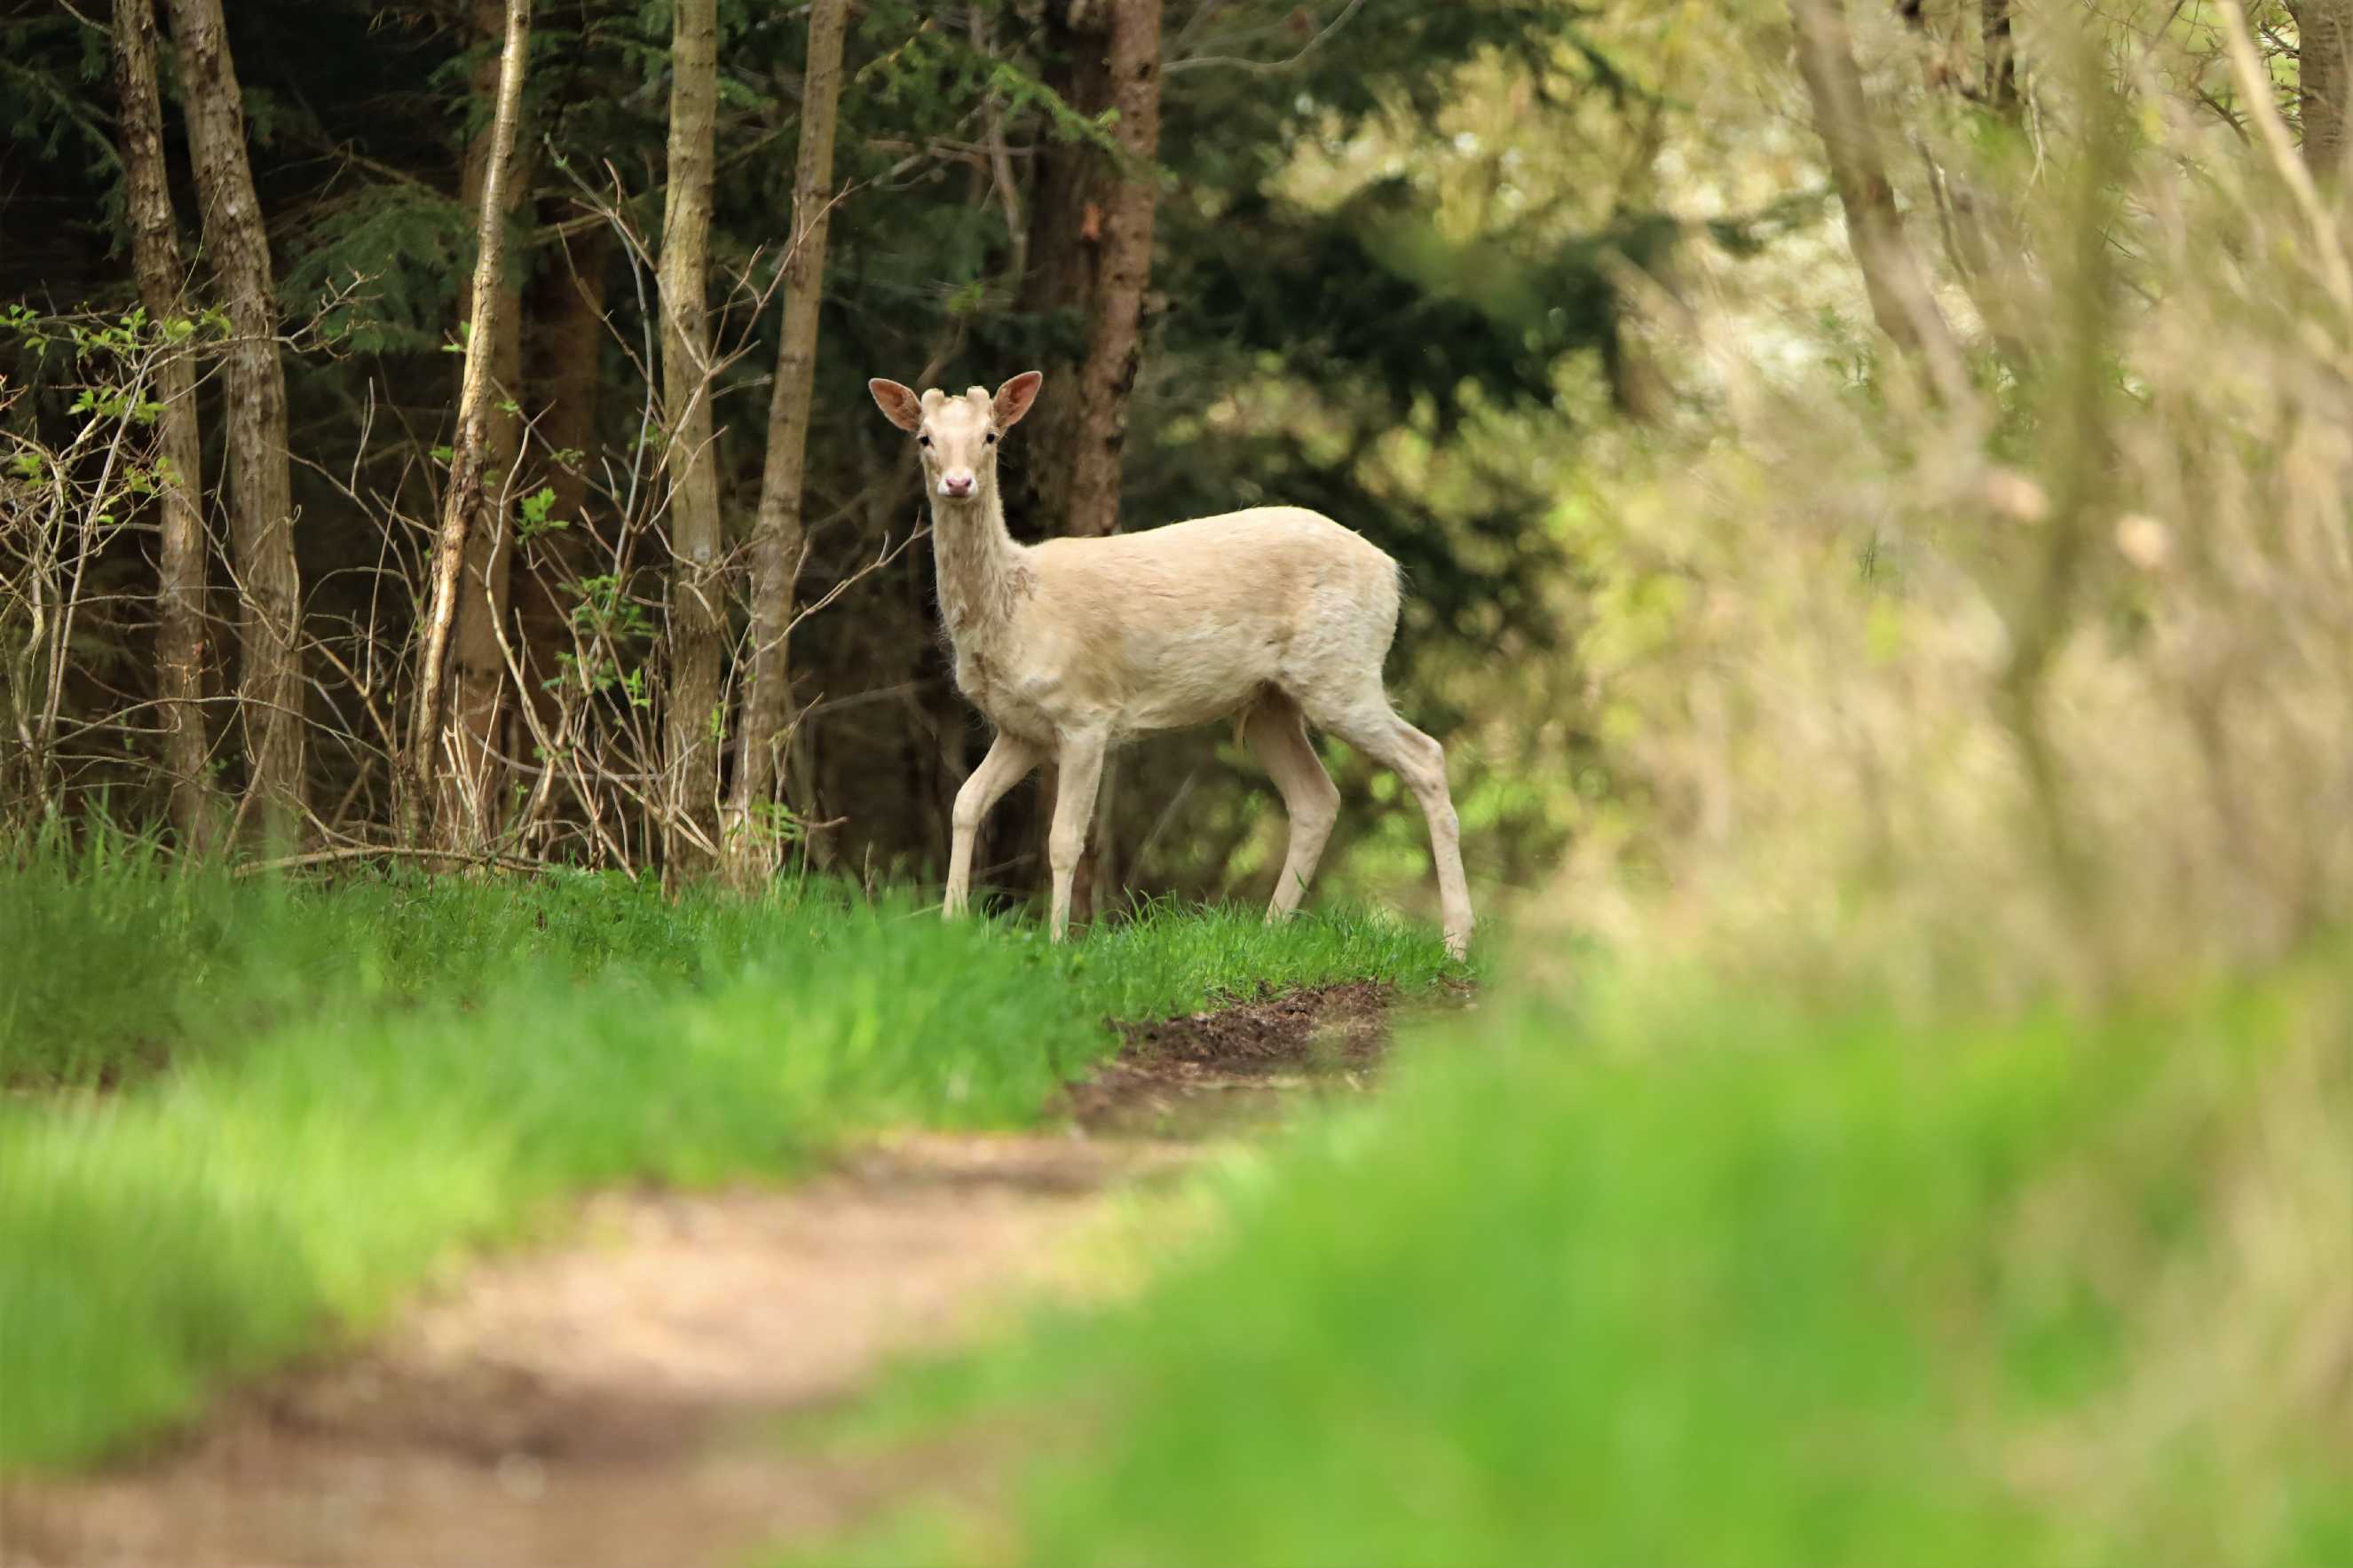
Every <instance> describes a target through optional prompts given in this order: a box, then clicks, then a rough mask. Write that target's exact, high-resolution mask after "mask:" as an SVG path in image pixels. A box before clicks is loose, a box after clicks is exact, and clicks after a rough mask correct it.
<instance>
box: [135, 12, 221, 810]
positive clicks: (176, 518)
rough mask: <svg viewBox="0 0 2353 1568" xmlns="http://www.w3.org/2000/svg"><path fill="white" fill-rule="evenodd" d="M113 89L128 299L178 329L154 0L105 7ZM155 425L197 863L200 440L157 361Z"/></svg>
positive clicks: (183, 385)
mask: <svg viewBox="0 0 2353 1568" xmlns="http://www.w3.org/2000/svg"><path fill="white" fill-rule="evenodd" d="M114 89H115V95H116V97H117V99H118V100H120V102H121V121H122V134H121V145H122V168H123V173H124V176H125V184H126V186H127V188H128V192H129V198H130V209H131V210H130V217H131V260H132V268H133V269H134V270H135V271H136V272H137V273H138V275H139V298H140V300H141V301H142V303H143V304H145V306H146V307H147V316H148V320H149V321H152V322H153V324H154V325H155V326H156V327H157V328H158V329H159V330H160V329H161V328H162V327H163V326H164V324H165V323H167V322H170V321H183V320H185V319H186V317H187V314H188V311H187V310H186V307H185V304H184V303H183V301H182V299H181V285H182V283H183V281H184V276H183V274H182V272H181V269H180V240H179V234H178V226H177V224H176V223H175V222H174V219H173V215H172V192H171V187H170V185H169V184H167V183H166V179H165V174H164V105H163V95H162V92H161V90H160V89H158V88H157V86H156V82H155V7H154V4H153V0H115V5H114ZM155 397H156V401H157V402H159V403H161V404H162V405H163V413H162V414H161V415H160V416H157V423H158V425H159V426H160V429H161V434H162V436H163V443H164V461H165V463H166V464H167V465H168V467H167V470H166V472H165V473H164V476H163V486H162V489H163V509H162V513H163V548H162V559H161V562H160V564H159V568H158V580H157V584H156V621H155V665H156V669H157V671H158V679H157V692H156V695H157V697H158V698H159V699H160V700H161V707H160V710H159V711H160V712H161V714H162V728H163V750H164V773H166V774H168V775H169V776H170V778H171V781H172V785H171V818H172V831H173V832H174V834H176V835H177V836H178V837H179V842H180V847H181V848H182V849H184V850H185V851H187V852H189V853H191V854H197V855H201V854H203V853H204V852H205V851H206V850H207V849H209V848H210V847H212V843H213V840H214V837H216V834H217V832H218V830H219V827H220V825H221V821H222V816H223V814H222V811H221V800H220V795H219V792H218V791H217V790H216V789H215V788H214V786H213V782H212V777H211V774H210V773H209V772H208V771H207V767H206V761H207V757H208V754H209V752H210V750H211V748H210V747H209V745H208V744H207V743H206V739H205V713H204V707H203V701H204V694H205V692H204V687H205V556H206V548H205V515H204V492H205V487H204V443H203V440H202V439H201V435H200V432H199V431H198V430H197V427H196V375H195V367H194V366H193V365H192V364H190V363H189V362H188V359H187V356H186V355H185V354H184V353H168V352H167V353H166V355H165V357H164V361H163V363H161V364H160V365H158V366H157V368H156V373H155Z"/></svg>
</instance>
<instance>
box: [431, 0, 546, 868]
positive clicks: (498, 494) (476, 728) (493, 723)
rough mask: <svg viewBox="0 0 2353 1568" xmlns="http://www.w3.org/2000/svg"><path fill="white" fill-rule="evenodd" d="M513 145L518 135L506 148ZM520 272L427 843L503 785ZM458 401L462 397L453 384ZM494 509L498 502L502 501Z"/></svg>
mask: <svg viewBox="0 0 2353 1568" xmlns="http://www.w3.org/2000/svg"><path fill="white" fill-rule="evenodd" d="M473 12H474V29H475V36H476V37H477V38H478V39H483V40H488V39H494V38H496V37H499V33H500V27H501V14H500V13H501V4H500V0H474V5H473ZM501 67H502V57H501V54H496V53H491V52H489V51H484V53H483V54H482V56H481V58H480V59H479V60H478V61H477V62H476V64H475V66H474V68H473V72H472V80H471V83H470V88H471V91H472V93H473V96H474V98H475V100H476V101H478V102H480V103H483V104H486V105H489V106H491V113H490V115H489V116H488V117H487V118H486V119H485V120H484V121H483V123H482V125H481V128H480V130H479V131H477V132H475V134H474V136H473V138H472V139H471V140H470V142H468V143H467V146H466V157H465V169H464V173H463V175H462V177H461V179H460V181H459V191H460V199H461V200H462V201H463V202H464V204H465V209H466V210H467V211H468V212H470V213H479V212H480V211H481V210H482V195H483V192H484V190H485V189H486V188H487V186H488V184H489V181H490V174H491V157H492V154H493V153H494V152H495V151H496V146H495V143H496V142H497V140H498V117H497V104H498V100H499V89H500V85H501V77H502V76H503V74H504V72H503V70H502V68H501ZM520 139H521V132H520V130H519V129H518V130H517V131H516V133H515V135H514V136H513V137H512V138H511V139H510V145H511V146H512V143H513V142H518V141H520ZM530 162H531V160H530V158H529V156H528V154H522V155H513V154H512V153H511V155H510V157H509V159H508V163H507V164H506V166H505V168H504V170H503V174H502V180H503V183H502V184H501V191H502V192H503V202H502V205H501V209H500V212H499V222H500V223H501V225H504V224H506V223H509V222H511V221H512V218H513V216H514V212H515V208H516V206H517V205H518V204H520V203H521V201H522V197H523V195H524V191H525V187H526V185H527V184H528V183H529V182H528V177H527V174H526V171H527V170H528V168H529V166H530ZM518 276H519V269H518V268H514V267H512V266H501V268H500V269H499V276H498V292H499V298H498V300H495V301H494V302H493V308H492V310H491V313H490V321H491V341H490V346H489V352H490V379H491V404H490V410H489V412H488V413H487V414H486V415H485V416H484V421H483V423H484V429H485V431H486V433H487V440H486V442H485V448H484V451H483V456H482V493H483V498H484V503H483V508H482V510H481V512H480V516H479V518H478V521H477V522H476V524H475V525H474V526H473V527H470V529H469V530H468V531H467V534H466V561H465V568H464V571H463V573H462V574H461V576H460V578H459V587H458V611H457V617H458V618H457V624H456V626H455V628H454V629H453V630H452V631H451V633H450V644H449V672H448V682H449V695H448V703H449V721H448V735H449V741H448V745H447V747H446V750H447V752H448V755H447V756H446V757H445V758H444V759H443V761H444V762H446V763H448V764H449V766H448V772H447V773H444V774H442V775H441V779H440V787H439V788H438V789H437V790H436V791H435V792H434V796H433V811H434V818H435V821H434V829H433V837H434V840H435V842H437V843H438V844H441V845H444V846H448V847H459V846H466V847H475V848H480V847H484V846H486V845H487V844H488V843H489V841H490V839H491V837H492V836H493V835H494V833H495V829H496V823H495V816H496V813H497V811H498V806H499V799H500V796H501V789H502V785H503V784H504V782H505V776H506V770H505V764H504V763H501V761H500V744H499V742H500V737H501V731H503V729H504V727H505V726H504V724H503V722H502V721H503V720H504V718H505V717H506V716H507V714H508V711H509V709H510V706H511V701H512V695H511V693H510V692H509V690H508V682H507V669H506V659H505V656H504V655H503V654H502V653H501V651H500V647H499V628H500V627H501V626H502V625H504V624H505V622H506V620H507V614H508V606H509V605H510V603H511V599H512V594H511V590H510V580H511V578H512V571H513V559H514V525H513V511H514V509H513V506H512V479H513V475H514V472H515V465H516V464H517V462H519V461H520V460H521V458H522V414H521V412H520V410H519V407H518V405H517V404H516V397H517V395H518V390H517V389H518V388H519V386H520V384H521V383H522V316H523V310H522V288H521V285H520V283H519V282H518V281H517V279H518ZM473 289H474V285H473V282H472V280H471V279H469V280H468V282H467V284H466V287H465V288H464V289H463V290H461V291H460V295H459V315H460V316H461V317H463V318H464V319H465V320H467V321H471V320H473V316H474V309H473ZM459 396H460V397H461V398H462V397H463V396H464V391H463V387H462V384H461V386H460V390H459ZM502 503H503V504H502Z"/></svg>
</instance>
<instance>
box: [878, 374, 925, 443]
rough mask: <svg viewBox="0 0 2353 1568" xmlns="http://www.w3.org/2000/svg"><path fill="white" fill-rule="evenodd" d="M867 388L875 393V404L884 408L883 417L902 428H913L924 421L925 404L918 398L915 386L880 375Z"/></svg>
mask: <svg viewBox="0 0 2353 1568" xmlns="http://www.w3.org/2000/svg"><path fill="white" fill-rule="evenodd" d="M866 390H867V391H869V392H871V393H872V394H873V395H874V403H875V405H876V406H877V407H879V408H881V410H882V416H883V417H884V418H886V419H888V420H890V421H891V423H892V424H893V425H896V426H898V427H899V428H900V429H902V430H913V429H914V428H915V427H916V426H919V425H921V424H922V423H923V404H922V403H921V402H919V401H918V400H917V399H916V397H915V393H914V389H913V388H912V387H906V386H902V385H900V384H898V383H897V382H895V381H885V380H883V379H882V378H881V376H879V375H878V376H876V377H875V378H874V379H873V380H872V381H870V382H868V383H867V384H866Z"/></svg>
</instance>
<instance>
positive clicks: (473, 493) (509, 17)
mask: <svg viewBox="0 0 2353 1568" xmlns="http://www.w3.org/2000/svg"><path fill="white" fill-rule="evenodd" d="M530 36H531V0H506V47H505V48H504V49H503V50H502V51H501V57H500V60H499V96H498V111H497V114H496V115H495V117H494V118H493V120H492V121H491V147H490V152H489V155H488V163H489V167H488V170H487V172H486V174H485V175H484V178H483V181H482V192H481V206H480V209H479V212H478V214H477V234H478V239H479V248H478V250H477V252H476V255H475V258H474V281H473V288H472V290H471V299H470V301H469V304H470V310H469V313H468V315H469V324H468V330H467V333H466V368H465V380H464V382H463V384H461V386H460V387H459V395H458V434H457V440H456V441H455V443H454V444H453V447H452V451H451V455H450V459H449V486H448V490H447V492H446V493H445V494H444V495H443V497H442V501H441V531H440V536H439V538H438V540H437V541H436V542H435V545H434V552H433V582H432V590H431V591H432V599H431V602H430V608H429V609H428V611H427V616H426V621H425V634H424V642H425V652H424V658H423V662H422V664H421V665H420V666H419V667H418V670H417V707H416V722H415V724H414V726H413V728H412V729H411V731H410V732H409V745H408V774H409V777H408V789H407V792H406V796H405V803H406V804H405V811H406V816H407V826H408V831H409V834H410V837H412V838H414V837H421V829H422V827H423V823H422V821H421V818H422V816H423V815H424V811H425V807H426V803H427V801H428V800H433V799H435V798H436V795H435V791H436V789H437V787H438V786H437V782H436V781H437V779H438V774H439V771H440V768H441V765H442V760H443V759H442V756H441V752H442V748H443V745H444V743H445V739H446V733H445V732H446V730H447V728H448V726H447V724H446V723H445V715H444V711H443V710H444V703H443V700H442V699H443V689H444V687H445V685H446V683H447V681H448V665H449V645H450V640H451V632H452V630H453V629H454V626H455V623H456V620H457V611H458V600H459V596H460V594H461V592H462V589H463V579H464V577H465V565H466V559H467V542H468V539H469V538H470V536H471V535H472V534H474V533H475V532H476V531H484V530H488V529H491V528H494V527H496V526H497V524H496V520H495V519H494V518H491V517H489V516H486V515H485V514H486V513H488V512H489V511H490V510H491V507H492V506H493V505H494V501H495V498H494V497H493V496H492V495H491V492H490V490H489V489H488V486H487V484H486V475H485V470H486V468H487V466H488V464H489V462H490V458H491V416H492V414H493V413H494V412H495V409H494V408H493V407H492V405H493V403H494V402H495V401H496V400H497V397H498V389H497V387H496V385H495V384H494V381H493V366H492V363H491V359H492V352H491V345H492V344H493V343H495V342H497V341H498V337H499V332H500V331H501V328H500V324H499V321H498V320H497V316H498V311H499V309H500V306H501V303H502V301H503V300H504V290H503V289H501V286H500V279H501V269H502V268H503V266H504V263H505V251H506V221H505V219H506V212H507V205H508V193H507V185H508V184H509V177H510V174H511V173H512V163H513V159H514V143H515V121H517V120H518V119H519V118H520V117H521V111H522V76H523V69H524V67H525V65H526V64H527V63H528V62H527V58H526V56H527V47H526V46H527V44H528V41H529V39H530ZM448 826H450V825H449V824H448V823H447V822H446V821H445V822H437V823H436V824H434V829H435V838H436V840H437V841H438V844H439V846H440V847H444V848H448V847H455V846H456V844H457V842H458V840H457V839H456V838H455V837H450V836H448V835H447V834H446V829H447V828H448Z"/></svg>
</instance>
